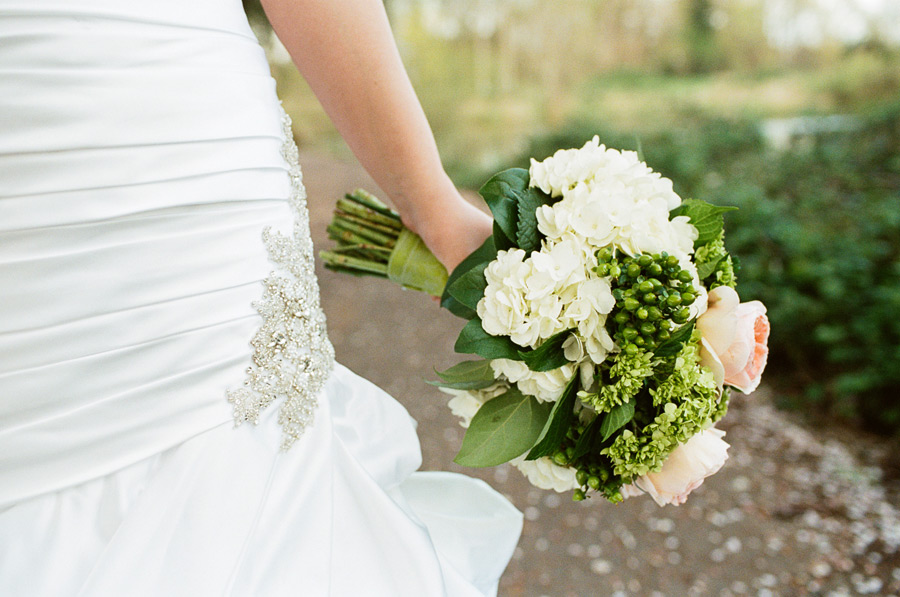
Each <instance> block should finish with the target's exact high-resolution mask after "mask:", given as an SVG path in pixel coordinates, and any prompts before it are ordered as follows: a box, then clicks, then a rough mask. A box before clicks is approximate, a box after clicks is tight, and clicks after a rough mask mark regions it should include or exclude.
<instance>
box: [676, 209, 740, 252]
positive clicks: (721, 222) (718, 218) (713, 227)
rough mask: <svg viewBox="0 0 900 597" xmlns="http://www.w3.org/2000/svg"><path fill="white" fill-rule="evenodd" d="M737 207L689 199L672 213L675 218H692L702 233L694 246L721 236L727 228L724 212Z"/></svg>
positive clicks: (692, 221)
mask: <svg viewBox="0 0 900 597" xmlns="http://www.w3.org/2000/svg"><path fill="white" fill-rule="evenodd" d="M736 209H737V208H736V207H730V206H724V207H723V206H719V205H713V204H712V203H707V202H706V201H700V200H699V199H687V200H686V201H684V202H683V203H682V204H681V205H680V206H678V207H676V208H675V209H673V210H672V211H671V212H670V215H671V217H673V218H674V217H676V216H687V217H689V218H690V220H691V224H693V225H694V227H695V228H696V229H697V232H699V233H700V236H699V237H698V238H697V240H695V241H694V246H695V247H699V246H701V245H705V244H706V243H708V242H711V241H714V240H715V239H717V238H718V237H719V235H720V234H721V233H722V230H723V229H724V228H725V219H724V218H723V217H722V214H723V213H725V212H729V211H734V210H736Z"/></svg>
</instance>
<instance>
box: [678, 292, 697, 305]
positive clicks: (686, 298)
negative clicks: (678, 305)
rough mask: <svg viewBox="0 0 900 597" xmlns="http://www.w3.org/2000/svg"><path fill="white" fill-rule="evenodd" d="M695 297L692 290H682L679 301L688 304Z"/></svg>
mask: <svg viewBox="0 0 900 597" xmlns="http://www.w3.org/2000/svg"><path fill="white" fill-rule="evenodd" d="M696 298H697V297H696V296H694V293H693V292H682V293H681V302H682V303H684V304H685V305H690V304H691V303H693V302H694V300H695V299H696Z"/></svg>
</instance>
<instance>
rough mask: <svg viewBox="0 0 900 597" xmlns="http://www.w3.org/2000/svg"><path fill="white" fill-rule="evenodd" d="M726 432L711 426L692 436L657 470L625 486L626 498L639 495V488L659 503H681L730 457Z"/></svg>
mask: <svg viewBox="0 0 900 597" xmlns="http://www.w3.org/2000/svg"><path fill="white" fill-rule="evenodd" d="M724 436H725V432H724V431H720V430H719V429H716V428H715V427H711V428H709V429H706V430H704V431H700V432H699V433H697V434H695V435H694V436H692V437H691V438H690V439H688V440H687V441H686V442H684V443H683V444H681V445H679V446H678V447H677V448H675V449H674V450H673V451H672V453H671V454H669V457H668V458H666V461H665V462H664V463H663V466H662V470H660V471H659V472H658V473H647V474H646V475H644V476H643V477H639V478H637V479H635V481H634V484H632V485H625V486H623V487H622V489H621V492H622V496H623V497H631V496H634V495H636V493H637V491H636V489H639V490H641V491H644V492H645V493H647V494H649V495H650V497H652V498H653V501H655V502H656V503H657V504H659V505H660V506H665V505H666V504H674V505H675V506H678V505H680V504H683V503H684V502H685V501H687V497H688V494H689V493H691V492H692V491H694V490H695V489H697V488H698V487H700V486H701V485H702V484H703V480H704V479H706V477H708V476H710V475H712V474H715V473H716V472H717V471H718V470H719V469H720V468H722V465H723V464H725V461H726V460H728V444H727V443H726V442H725V441H724V440H723V439H722V438H723V437H724Z"/></svg>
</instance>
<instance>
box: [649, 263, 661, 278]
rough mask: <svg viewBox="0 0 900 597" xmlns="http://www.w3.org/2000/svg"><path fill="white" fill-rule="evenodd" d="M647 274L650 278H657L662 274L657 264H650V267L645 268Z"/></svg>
mask: <svg viewBox="0 0 900 597" xmlns="http://www.w3.org/2000/svg"><path fill="white" fill-rule="evenodd" d="M647 273H648V274H650V275H651V276H659V275H660V274H662V273H663V268H662V266H661V265H660V264H658V263H651V264H650V267H648V268H647Z"/></svg>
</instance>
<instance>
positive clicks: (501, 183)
mask: <svg viewBox="0 0 900 597" xmlns="http://www.w3.org/2000/svg"><path fill="white" fill-rule="evenodd" d="M528 181H529V176H528V170H525V169H524V168H510V169H509V170H504V171H503V172H499V173H497V174H495V175H494V176H493V177H491V179H490V180H488V181H487V182H486V183H484V186H482V187H481V189H479V190H478V193H479V194H480V195H481V196H482V197H483V198H484V201H485V203H487V205H488V207H489V208H490V210H491V213H492V214H493V215H494V222H495V223H496V224H497V225H498V226H499V227H500V229H501V230H502V231H503V233H504V234H505V235H506V237H507V238H508V239H509V240H511V241H514V240H515V239H516V236H517V234H516V230H517V225H516V224H517V220H518V207H517V203H518V201H519V196H520V195H521V194H522V193H524V192H525V191H526V190H528Z"/></svg>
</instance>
